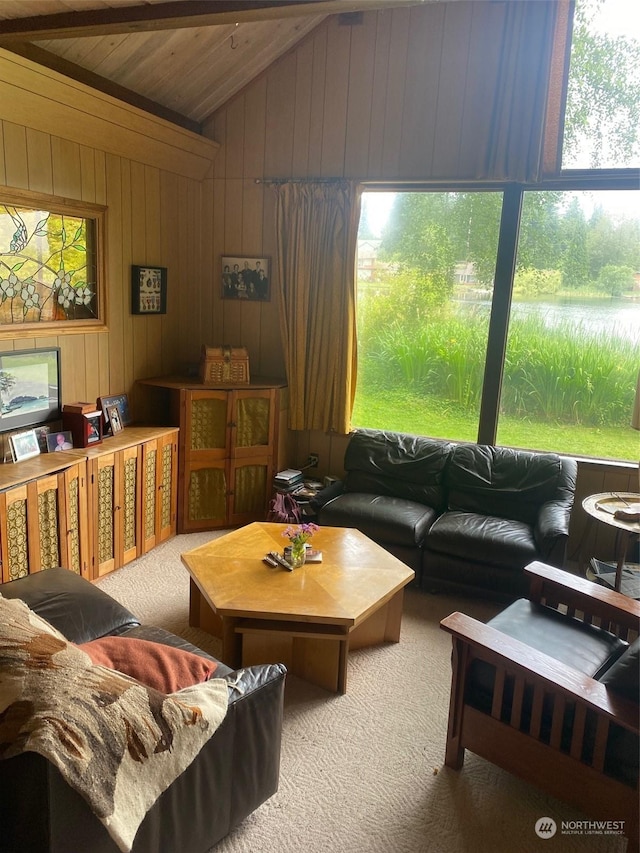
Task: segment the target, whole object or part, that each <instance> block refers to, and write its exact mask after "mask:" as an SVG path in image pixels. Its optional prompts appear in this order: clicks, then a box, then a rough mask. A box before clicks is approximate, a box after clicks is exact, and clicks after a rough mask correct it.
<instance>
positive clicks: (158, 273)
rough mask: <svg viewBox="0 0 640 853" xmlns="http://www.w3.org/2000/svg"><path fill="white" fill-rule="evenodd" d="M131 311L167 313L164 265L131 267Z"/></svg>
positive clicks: (165, 269) (134, 312)
mask: <svg viewBox="0 0 640 853" xmlns="http://www.w3.org/2000/svg"><path fill="white" fill-rule="evenodd" d="M131 313H132V314H166V313H167V268H166V267H137V266H132V267H131Z"/></svg>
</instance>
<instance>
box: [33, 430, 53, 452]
mask: <svg viewBox="0 0 640 853" xmlns="http://www.w3.org/2000/svg"><path fill="white" fill-rule="evenodd" d="M50 434H51V427H50V426H46V425H45V426H39V427H36V438H37V439H38V445H39V447H40V453H46V452H47V451H48V449H49V448H48V447H47V436H49V435H50Z"/></svg>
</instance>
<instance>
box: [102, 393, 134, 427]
mask: <svg viewBox="0 0 640 853" xmlns="http://www.w3.org/2000/svg"><path fill="white" fill-rule="evenodd" d="M112 406H117V407H118V414H119V415H120V423H121V424H122V426H123V427H126V426H129V424H130V423H131V415H130V413H129V398H128V397H127V395H126V394H112V395H111V396H109V397H98V407H99V408H100V409H102V416H103V418H104V425H105V430H104V431H105V432H107V431H108V430H109V429H110V426H111V425H110V423H109V415H108V414H107V409H109V408H111V407H112Z"/></svg>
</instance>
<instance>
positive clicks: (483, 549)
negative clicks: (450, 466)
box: [426, 512, 539, 572]
mask: <svg viewBox="0 0 640 853" xmlns="http://www.w3.org/2000/svg"><path fill="white" fill-rule="evenodd" d="M426 547H427V548H428V550H429V551H432V552H439V553H442V554H450V555H452V556H455V557H461V558H462V559H466V560H469V561H471V562H474V563H488V564H491V565H493V566H500V567H501V568H505V569H512V570H513V571H514V572H515V571H521V569H523V568H524V566H526V565H528V564H529V563H531V562H533V561H534V560H537V559H538V558H539V554H538V551H537V550H536V543H535V540H534V536H533V530H532V528H531V527H530V526H529V525H528V524H525V523H524V522H522V521H509V520H507V519H505V518H495V517H494V516H491V515H481V514H478V513H475V512H445V513H443V514H442V515H441V516H440V517H439V518H437V519H436V520H435V521H434V523H433V525H432V526H431V528H430V530H429V535H428V537H427V541H426Z"/></svg>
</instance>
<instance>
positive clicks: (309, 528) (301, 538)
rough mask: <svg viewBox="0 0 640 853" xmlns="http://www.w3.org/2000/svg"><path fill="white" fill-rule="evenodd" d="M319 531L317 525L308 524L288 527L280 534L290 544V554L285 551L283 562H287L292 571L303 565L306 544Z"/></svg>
mask: <svg viewBox="0 0 640 853" xmlns="http://www.w3.org/2000/svg"><path fill="white" fill-rule="evenodd" d="M319 529H320V528H319V527H318V525H317V524H313V522H310V523H308V524H296V525H295V526H289V527H287V529H286V530H285V531H284V533H283V534H282V535H283V536H284V537H285V538H286V539H288V540H289V542H290V543H291V544H290V546H289V547H290V549H291V553H290V554H288V553H286V551H285V555H284V556H285V560H287V562H288V563H289V565H291V566H293V568H294V569H297V568H298V566H302V565H304V561H305V553H306V550H307V542H308V541H309V540H310V539H311V537H312V536H313V534H314V533H315V532H316V531H317V530H319Z"/></svg>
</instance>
